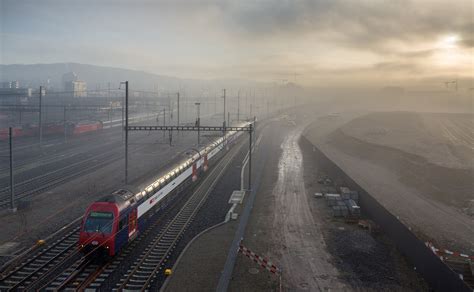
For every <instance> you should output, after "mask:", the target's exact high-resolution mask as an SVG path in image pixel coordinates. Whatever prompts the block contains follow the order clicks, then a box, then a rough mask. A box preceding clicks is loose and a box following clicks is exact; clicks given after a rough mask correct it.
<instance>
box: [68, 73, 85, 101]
mask: <svg viewBox="0 0 474 292" xmlns="http://www.w3.org/2000/svg"><path fill="white" fill-rule="evenodd" d="M62 79H63V85H64V91H65V92H67V93H70V94H71V95H72V96H73V97H85V96H86V95H87V92H86V90H87V84H86V82H85V81H81V80H79V78H78V77H77V74H76V73H74V72H68V73H66V74H64V75H63V78H62Z"/></svg>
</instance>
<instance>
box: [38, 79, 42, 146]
mask: <svg viewBox="0 0 474 292" xmlns="http://www.w3.org/2000/svg"><path fill="white" fill-rule="evenodd" d="M42 111H43V86H40V92H39V123H38V124H39V125H38V126H39V143H40V147H41V144H42V143H43V117H42Z"/></svg>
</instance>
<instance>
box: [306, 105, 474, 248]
mask: <svg viewBox="0 0 474 292" xmlns="http://www.w3.org/2000/svg"><path fill="white" fill-rule="evenodd" d="M393 115H394V113H392V114H389V116H390V123H391V124H392V127H393V126H394V125H393V124H394V123H395V124H396V122H397V121H394V117H393ZM401 115H402V116H403V115H406V114H405V113H402V114H401ZM424 115H426V114H424ZM361 116H362V115H361V114H358V115H357V114H353V113H349V114H347V115H346V114H341V115H339V116H336V117H325V118H322V119H319V120H318V121H317V122H316V123H314V124H312V125H311V126H310V127H308V128H307V129H306V132H305V136H306V137H307V138H308V140H310V141H311V142H312V143H313V144H315V145H317V146H318V148H320V149H321V150H322V151H323V152H324V153H325V154H326V155H327V156H328V157H330V158H331V159H332V160H333V161H334V162H335V163H336V164H338V165H339V166H340V167H341V168H342V169H344V170H345V171H346V172H347V173H348V174H349V175H350V176H351V177H352V178H353V179H354V180H355V181H356V182H357V183H358V184H359V185H360V186H361V187H363V188H364V189H366V190H367V191H368V192H369V193H371V194H372V195H373V196H374V197H375V198H376V199H377V200H378V201H379V202H380V203H381V204H382V205H384V206H385V208H387V209H388V210H390V211H391V212H392V213H393V214H394V215H396V216H398V217H399V218H400V220H401V221H402V222H404V224H405V225H407V226H409V227H411V228H412V229H413V230H414V231H415V232H416V233H417V235H418V236H419V237H420V238H421V239H422V240H430V241H433V242H435V243H436V244H437V245H438V246H443V247H445V248H448V249H451V250H459V251H464V252H465V253H468V254H472V253H473V252H474V245H473V243H474V218H473V217H472V216H469V215H468V214H469V209H468V207H469V205H468V204H469V200H472V199H473V197H472V190H473V189H474V188H473V181H472V169H465V168H448V167H446V166H441V165H439V163H430V162H429V160H427V159H428V158H427V157H421V156H419V155H416V154H415V153H414V152H413V151H412V152H411V153H408V152H405V151H402V150H401V149H402V148H401V146H400V147H398V149H396V148H391V147H387V146H384V145H380V144H376V143H369V142H368V141H365V140H362V139H356V138H354V137H353V136H350V135H346V134H344V132H343V131H338V130H337V129H338V128H340V127H341V126H342V125H344V124H345V125H344V126H343V128H344V129H345V132H349V129H351V124H350V123H348V122H349V121H351V120H352V119H353V118H355V117H361ZM372 117H373V116H372ZM377 117H378V118H379V119H380V117H381V114H378V116H377ZM429 117H430V119H433V118H434V117H436V115H434V116H432V115H429ZM360 119H362V118H358V119H357V123H356V125H357V124H358V123H361V122H360ZM445 119H446V116H445V115H442V116H441V121H444V120H445ZM457 119H458V117H456V116H455V117H454V120H457ZM401 120H403V118H401V119H400V117H399V119H398V122H399V123H400V125H398V126H399V127H402V126H403V125H405V124H404V122H402V121H401ZM425 122H426V121H425ZM366 123H367V121H366ZM387 123H388V122H387ZM370 124H371V125H372V127H378V125H379V124H383V123H382V122H381V123H376V122H374V121H372V122H371V123H370ZM405 126H407V125H405ZM432 127H433V125H432ZM357 128H360V127H357ZM369 128H370V127H369ZM405 128H406V127H405ZM329 129H330V130H329ZM400 131H401V130H399V132H400ZM407 131H408V134H406V135H405V136H406V137H409V138H407V139H406V141H401V142H398V145H405V144H409V143H412V144H413V143H414V142H413V139H415V138H416V135H415V134H413V133H412V132H413V131H415V130H414V129H413V127H411V128H410V129H408V130H407ZM356 134H357V131H356V130H354V133H353V134H352V135H356ZM379 136H380V135H379ZM396 136H397V137H402V136H403V135H402V134H401V133H397V134H396ZM419 136H420V139H418V140H417V143H421V144H422V143H423V142H424V141H426V139H428V138H426V139H425V138H424V137H426V136H424V135H422V134H421V133H420V135H419ZM435 138H436V136H434V135H430V138H429V139H431V140H430V141H433V139H435ZM373 139H377V140H381V139H382V138H381V137H377V138H373ZM410 141H411V142H410ZM438 142H439V143H440V144H443V143H448V142H449V141H448V140H446V139H444V140H443V139H441V138H440V139H438ZM447 145H448V146H449V144H447ZM412 146H413V145H412ZM404 147H406V148H407V147H409V146H404ZM420 147H421V146H420ZM423 147H426V145H425V146H423ZM423 147H421V149H424V148H423ZM443 147H444V146H443V145H441V146H440V147H438V149H444V148H443ZM453 153H454V152H453ZM453 155H454V154H453ZM450 157H451V156H446V157H445V159H447V160H448V159H450Z"/></svg>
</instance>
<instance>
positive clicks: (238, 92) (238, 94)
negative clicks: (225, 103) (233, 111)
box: [237, 89, 240, 122]
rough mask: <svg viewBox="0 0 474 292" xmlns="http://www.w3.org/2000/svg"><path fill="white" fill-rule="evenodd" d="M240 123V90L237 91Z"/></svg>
mask: <svg viewBox="0 0 474 292" xmlns="http://www.w3.org/2000/svg"><path fill="white" fill-rule="evenodd" d="M239 121H240V89H239V91H237V122H239Z"/></svg>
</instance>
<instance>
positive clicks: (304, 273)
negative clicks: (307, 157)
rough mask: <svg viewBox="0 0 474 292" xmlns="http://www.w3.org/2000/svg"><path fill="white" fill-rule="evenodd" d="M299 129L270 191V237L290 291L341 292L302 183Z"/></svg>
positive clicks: (288, 144)
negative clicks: (271, 208) (277, 245)
mask: <svg viewBox="0 0 474 292" xmlns="http://www.w3.org/2000/svg"><path fill="white" fill-rule="evenodd" d="M302 129H303V128H302V127H298V128H295V129H294V130H292V131H291V132H290V133H289V134H288V135H287V136H286V138H285V140H284V142H283V143H282V145H281V148H282V151H283V152H282V155H281V158H280V161H279V163H278V180H277V182H276V184H275V188H274V189H273V196H274V197H275V202H274V210H275V211H274V217H273V233H272V237H273V240H274V241H275V242H279V243H280V244H281V245H282V248H280V249H278V252H279V253H280V255H279V256H280V259H281V260H280V261H281V265H282V269H283V271H284V275H285V282H286V284H287V285H288V288H289V289H307V290H310V291H325V290H328V289H341V288H343V287H344V284H343V283H341V282H340V281H339V280H338V276H339V273H338V271H337V269H336V268H335V267H334V266H333V265H332V264H331V263H330V262H329V261H330V255H329V254H328V252H327V250H326V244H325V241H324V239H323V235H322V232H321V230H320V225H319V224H320V221H318V220H317V219H315V218H314V216H313V214H312V212H311V210H310V207H309V203H308V201H307V194H306V190H305V185H304V181H303V157H302V153H301V150H300V147H299V145H298V139H299V137H300V135H301V132H302Z"/></svg>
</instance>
